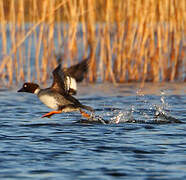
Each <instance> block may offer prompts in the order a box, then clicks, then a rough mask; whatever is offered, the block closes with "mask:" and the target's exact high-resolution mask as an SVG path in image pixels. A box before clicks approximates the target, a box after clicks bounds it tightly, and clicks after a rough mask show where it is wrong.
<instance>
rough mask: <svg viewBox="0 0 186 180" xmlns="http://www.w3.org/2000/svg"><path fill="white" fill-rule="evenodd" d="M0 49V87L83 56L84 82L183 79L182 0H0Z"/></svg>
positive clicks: (41, 76) (44, 74) (185, 33)
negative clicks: (86, 70) (85, 60)
mask: <svg viewBox="0 0 186 180" xmlns="http://www.w3.org/2000/svg"><path fill="white" fill-rule="evenodd" d="M90 51H91V52H90ZM0 52H1V54H0V79H1V84H4V85H13V84H16V83H18V82H22V81H26V80H28V81H37V82H39V83H47V82H48V81H47V80H48V79H49V77H50V72H51V71H52V69H53V68H54V67H55V66H56V65H57V59H56V55H61V56H62V59H63V64H64V66H69V65H71V64H74V63H77V62H78V61H80V60H81V59H83V57H86V56H88V54H91V58H90V59H91V60H90V70H89V74H88V76H87V80H88V81H89V82H96V81H102V82H103V81H110V82H113V83H123V82H147V81H150V82H161V81H186V1H185V0H179V1H178V0H136V1H130V0H117V1H115V0H105V1H103V0H91V1H89V0H53V1H51V0H42V1H38V0H19V1H17V0H1V1H0Z"/></svg>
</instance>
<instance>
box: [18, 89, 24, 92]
mask: <svg viewBox="0 0 186 180" xmlns="http://www.w3.org/2000/svg"><path fill="white" fill-rule="evenodd" d="M17 92H25V90H24V89H23V88H21V89H19V90H18V91H17Z"/></svg>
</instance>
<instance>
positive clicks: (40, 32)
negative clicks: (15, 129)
mask: <svg viewBox="0 0 186 180" xmlns="http://www.w3.org/2000/svg"><path fill="white" fill-rule="evenodd" d="M46 9H47V1H43V6H42V13H41V19H45V18H46ZM43 33H44V23H41V25H40V31H39V35H38V38H37V40H36V54H35V68H36V74H37V81H38V82H40V80H41V79H40V78H41V73H40V62H39V56H40V51H41V44H42V39H43Z"/></svg>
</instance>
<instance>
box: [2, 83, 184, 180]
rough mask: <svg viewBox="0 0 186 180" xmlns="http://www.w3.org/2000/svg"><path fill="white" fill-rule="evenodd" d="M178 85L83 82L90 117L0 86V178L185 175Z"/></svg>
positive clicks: (81, 91) (82, 98) (82, 93)
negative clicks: (52, 112) (53, 108)
mask: <svg viewBox="0 0 186 180" xmlns="http://www.w3.org/2000/svg"><path fill="white" fill-rule="evenodd" d="M185 87H186V86H185V84H176V83H174V84H147V85H145V87H144V88H143V89H140V88H139V85H138V84H124V85H119V86H117V87H114V86H113V85H111V84H94V85H85V84H82V85H80V86H79V94H78V95H77V98H78V99H79V100H80V101H81V102H82V103H84V104H86V105H90V106H92V107H93V108H95V110H96V112H95V115H93V117H92V119H90V120H89V121H87V120H85V119H83V118H82V117H81V115H80V114H78V113H77V112H75V113H66V114H58V115H55V116H52V117H51V118H50V119H49V118H41V116H42V115H43V114H45V113H46V112H49V111H50V110H49V109H48V108H47V107H46V106H45V105H43V104H42V103H41V102H40V101H38V99H37V97H36V96H35V95H33V94H27V93H17V92H16V90H17V89H18V88H19V87H15V88H13V89H9V90H7V89H1V91H0V154H1V156H0V179H55V180H56V179H89V180H90V179H92V180H94V179H105V180H107V179H108V180H110V179H111V180H114V179H169V180H170V179H186V158H185V157H186V124H185V123H186V88H185ZM91 121H92V122H91Z"/></svg>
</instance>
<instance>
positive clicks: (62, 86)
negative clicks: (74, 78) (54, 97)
mask: <svg viewBox="0 0 186 180" xmlns="http://www.w3.org/2000/svg"><path fill="white" fill-rule="evenodd" d="M52 74H53V84H52V86H51V88H52V89H55V90H56V91H58V92H59V93H61V94H63V95H64V94H69V89H70V84H69V83H68V76H67V75H66V73H65V72H64V71H63V70H62V69H61V64H59V65H58V66H57V67H56V68H55V69H54V70H53V72H52Z"/></svg>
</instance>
